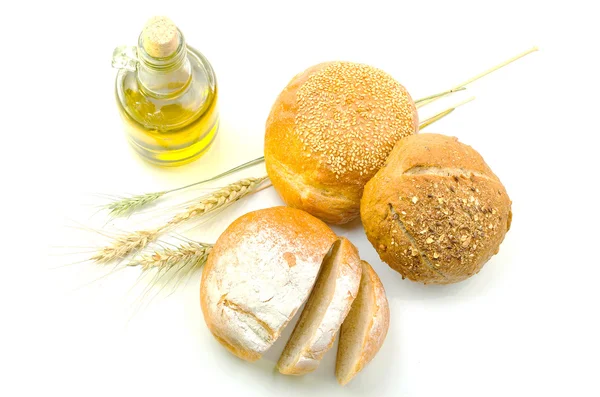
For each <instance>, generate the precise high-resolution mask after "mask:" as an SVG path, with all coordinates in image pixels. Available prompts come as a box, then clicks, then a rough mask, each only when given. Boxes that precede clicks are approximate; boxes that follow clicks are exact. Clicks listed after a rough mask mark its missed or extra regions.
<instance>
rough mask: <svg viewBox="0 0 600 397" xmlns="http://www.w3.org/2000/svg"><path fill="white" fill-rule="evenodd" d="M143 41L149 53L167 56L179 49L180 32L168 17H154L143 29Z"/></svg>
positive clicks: (156, 56) (155, 55)
mask: <svg viewBox="0 0 600 397" xmlns="http://www.w3.org/2000/svg"><path fill="white" fill-rule="evenodd" d="M142 39H143V41H142V43H143V46H144V50H145V51H146V53H148V55H150V56H151V57H154V58H166V57H168V56H169V55H171V54H173V53H174V52H175V51H176V50H177V46H178V45H179V33H178V32H177V26H175V24H174V23H173V21H171V20H170V19H169V18H167V17H152V18H150V19H149V20H148V22H147V23H146V26H145V27H144V30H143V31H142Z"/></svg>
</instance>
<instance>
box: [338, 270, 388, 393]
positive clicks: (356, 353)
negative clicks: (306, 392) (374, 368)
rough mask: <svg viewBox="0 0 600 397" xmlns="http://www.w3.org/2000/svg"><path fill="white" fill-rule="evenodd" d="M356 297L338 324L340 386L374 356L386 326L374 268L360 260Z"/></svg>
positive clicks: (382, 296)
mask: <svg viewBox="0 0 600 397" xmlns="http://www.w3.org/2000/svg"><path fill="white" fill-rule="evenodd" d="M361 265H362V269H363V270H362V279H361V281H360V289H359V290H358V296H357V297H356V299H354V302H353V303H352V309H350V313H348V316H347V317H346V320H345V321H344V323H343V324H342V329H341V331H340V342H339V345H338V352H337V361H336V365H335V376H336V378H337V380H338V382H339V383H340V384H341V385H342V386H343V385H345V384H347V383H348V382H350V381H351V380H352V378H354V377H355V376H356V374H358V373H359V372H360V371H361V370H362V369H363V368H364V367H365V365H367V364H368V363H369V361H371V360H372V359H373V357H375V355H376V354H377V352H379V349H380V348H381V346H382V345H383V342H384V341H385V337H386V335H387V332H388V328H389V326H390V308H389V306H388V301H387V298H386V296H385V290H384V289H383V284H382V283H381V280H380V279H379V277H378V276H377V273H375V270H373V268H372V267H371V265H369V264H368V263H367V262H365V261H362V262H361Z"/></svg>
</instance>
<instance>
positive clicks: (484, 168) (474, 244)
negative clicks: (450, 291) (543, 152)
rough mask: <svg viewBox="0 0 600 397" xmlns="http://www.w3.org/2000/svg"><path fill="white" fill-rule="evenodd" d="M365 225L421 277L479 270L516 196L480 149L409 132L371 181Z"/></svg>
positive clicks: (389, 257) (401, 267)
mask: <svg viewBox="0 0 600 397" xmlns="http://www.w3.org/2000/svg"><path fill="white" fill-rule="evenodd" d="M361 218H362V222H363V225H364V228H365V232H366V234H367V237H368V239H369V241H370V242H371V244H373V246H374V247H375V249H376V250H377V252H378V253H379V256H380V257H381V260H383V261H384V262H386V263H387V264H388V265H390V266H391V267H392V268H393V269H395V270H396V271H398V272H399V273H400V274H402V277H403V278H404V277H408V278H409V279H411V280H413V281H419V282H422V283H425V284H449V283H455V282H458V281H461V280H464V279H466V278H468V277H470V276H472V275H473V274H476V273H477V272H479V270H480V269H481V268H482V266H483V265H484V264H485V263H486V262H487V261H488V260H489V259H490V258H491V257H492V256H493V255H495V254H496V253H497V252H498V249H499V247H500V243H502V240H503V239H504V235H505V234H506V232H507V231H508V229H509V228H510V223H511V218H512V213H511V201H510V199H509V198H508V195H507V193H506V190H505V189H504V186H503V185H502V183H501V182H500V180H499V179H498V177H497V176H496V175H494V173H493V172H492V170H491V169H490V167H488V165H487V164H486V163H485V161H484V160H483V158H482V157H481V155H480V154H479V153H477V152H476V151H475V150H474V149H473V148H471V147H470V146H467V145H465V144H462V143H460V142H458V139H456V138H452V137H448V136H445V135H438V134H419V135H414V136H411V137H408V138H406V139H402V140H401V141H399V142H398V144H397V145H396V146H395V147H394V150H393V151H392V152H391V153H390V156H389V158H388V159H387V162H386V164H385V166H384V167H382V168H381V169H380V170H379V171H378V172H377V174H376V175H375V176H374V177H373V179H371V181H369V183H367V185H366V187H365V192H364V195H363V198H362V201H361Z"/></svg>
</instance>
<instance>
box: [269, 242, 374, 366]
mask: <svg viewBox="0 0 600 397" xmlns="http://www.w3.org/2000/svg"><path fill="white" fill-rule="evenodd" d="M361 272H362V269H361V265H360V258H359V256H358V250H357V249H356V247H354V245H352V243H351V242H350V241H348V240H347V239H345V238H341V239H340V240H339V241H337V242H336V243H335V244H334V245H333V247H332V249H331V251H330V252H329V254H328V255H327V256H326V257H325V259H324V261H323V264H322V265H321V272H320V274H319V276H318V278H317V282H316V284H315V287H314V288H313V290H312V292H311V294H310V297H309V298H308V302H307V303H306V306H305V308H304V310H303V311H302V314H301V316H300V319H299V320H298V323H297V324H296V328H294V332H293V333H292V336H291V337H290V339H289V340H288V343H287V345H286V346H285V349H284V350H283V353H282V354H281V357H280V358H279V362H278V363H277V368H278V369H279V372H281V373H282V374H286V375H303V374H306V373H308V372H312V371H314V370H315V369H317V367H318V366H319V362H320V361H321V358H322V357H323V355H324V354H325V352H326V351H327V350H329V349H330V348H331V346H333V342H334V340H335V335H336V334H337V332H338V330H339V328H340V326H341V325H342V322H343V321H344V319H345V318H346V316H347V314H348V312H349V311H350V307H351V306H352V302H353V301H354V298H355V297H356V295H357V294H358V288H359V286H360V278H361Z"/></svg>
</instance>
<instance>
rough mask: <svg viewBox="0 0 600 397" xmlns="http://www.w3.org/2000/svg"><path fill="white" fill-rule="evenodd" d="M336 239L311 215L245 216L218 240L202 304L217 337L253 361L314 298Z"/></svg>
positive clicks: (283, 211)
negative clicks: (317, 283)
mask: <svg viewBox="0 0 600 397" xmlns="http://www.w3.org/2000/svg"><path fill="white" fill-rule="evenodd" d="M336 240H337V237H336V235H335V234H334V233H333V231H331V229H330V228H329V227H328V226H327V225H326V224H324V223H323V222H322V221H320V220H318V219H316V218H315V217H313V216H311V215H309V214H307V213H306V212H303V211H300V210H297V209H293V208H289V207H275V208H268V209H264V210H259V211H255V212H251V213H248V214H246V215H243V216H242V217H240V218H238V219H237V220H236V221H234V222H233V223H232V224H231V225H230V226H229V227H228V228H227V229H226V230H225V232H223V234H222V235H221V236H220V237H219V238H218V239H217V242H216V243H215V245H214V247H213V249H212V251H211V253H210V255H209V257H208V261H207V263H206V265H205V267H204V270H203V272H202V282H201V286H200V302H201V306H202V312H203V314H204V319H205V321H206V324H207V326H208V328H209V329H210V331H211V332H212V334H213V335H214V337H215V338H216V339H217V340H218V341H219V342H220V343H221V344H222V345H223V346H225V347H226V348H227V349H229V350H230V351H231V352H232V353H233V354H235V355H236V356H238V357H240V358H242V359H244V360H248V361H254V360H257V359H259V358H260V357H261V355H262V354H263V353H264V352H265V351H266V350H267V349H268V348H269V347H271V345H272V344H273V342H275V340H277V338H278V337H279V335H280V333H281V331H282V330H283V328H284V327H285V326H286V325H287V323H288V322H289V320H290V319H291V318H292V317H293V316H294V314H295V313H296V311H297V310H298V308H299V307H300V306H301V305H302V304H303V303H304V301H305V300H306V299H307V298H308V295H309V294H310V291H311V289H312V287H313V285H314V283H315V280H316V278H317V274H318V273H319V269H320V267H321V263H322V261H323V258H324V257H325V255H326V254H327V252H328V251H329V249H330V247H331V246H332V244H333V243H334V242H335V241H336Z"/></svg>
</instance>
